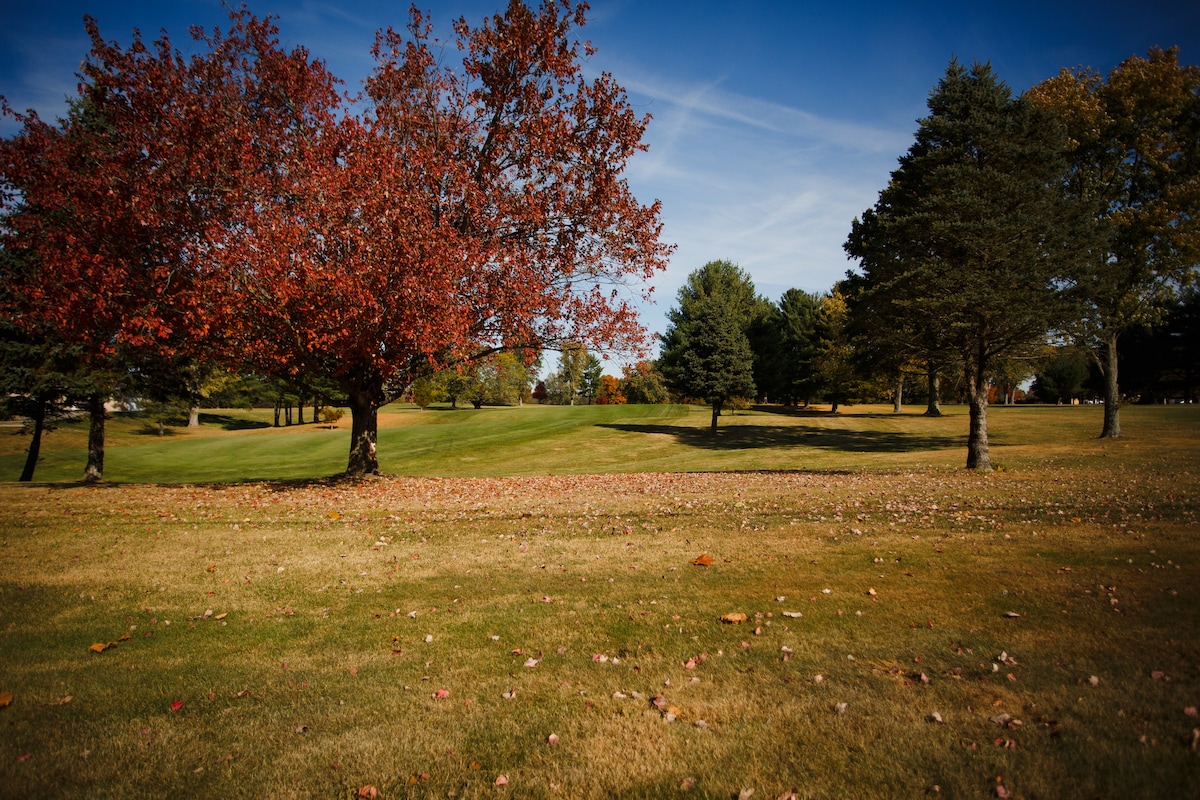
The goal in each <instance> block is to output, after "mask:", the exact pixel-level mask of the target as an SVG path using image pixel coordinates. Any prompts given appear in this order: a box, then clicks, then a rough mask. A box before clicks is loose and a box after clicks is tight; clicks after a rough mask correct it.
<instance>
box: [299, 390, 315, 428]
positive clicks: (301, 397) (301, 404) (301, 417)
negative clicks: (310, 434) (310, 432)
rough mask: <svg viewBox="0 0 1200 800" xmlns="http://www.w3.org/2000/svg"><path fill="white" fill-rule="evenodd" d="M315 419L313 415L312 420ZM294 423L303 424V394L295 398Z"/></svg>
mask: <svg viewBox="0 0 1200 800" xmlns="http://www.w3.org/2000/svg"><path fill="white" fill-rule="evenodd" d="M316 421H317V418H316V417H315V416H314V417H313V422H316ZM296 424H297V425H303V424H304V395H300V397H299V398H297V399H296Z"/></svg>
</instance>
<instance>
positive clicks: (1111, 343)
mask: <svg viewBox="0 0 1200 800" xmlns="http://www.w3.org/2000/svg"><path fill="white" fill-rule="evenodd" d="M1100 371H1101V372H1102V373H1103V374H1104V427H1103V429H1101V431H1100V438H1101V439H1116V438H1117V437H1118V436H1120V435H1121V392H1120V388H1119V387H1118V385H1117V335H1116V334H1115V333H1114V334H1111V335H1110V336H1109V337H1108V340H1107V341H1106V342H1105V343H1104V351H1103V357H1102V358H1101V359H1100Z"/></svg>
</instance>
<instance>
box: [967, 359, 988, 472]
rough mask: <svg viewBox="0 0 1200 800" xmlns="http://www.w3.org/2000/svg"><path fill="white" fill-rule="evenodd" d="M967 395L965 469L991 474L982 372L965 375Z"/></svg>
mask: <svg viewBox="0 0 1200 800" xmlns="http://www.w3.org/2000/svg"><path fill="white" fill-rule="evenodd" d="M967 393H968V396H969V402H970V408H971V432H970V433H969V434H968V435H967V469H973V470H978V471H979V472H991V470H992V456H991V452H990V451H989V450H988V435H987V407H988V384H987V377H986V376H984V374H983V373H982V372H980V373H978V374H976V375H971V374H968V375H967Z"/></svg>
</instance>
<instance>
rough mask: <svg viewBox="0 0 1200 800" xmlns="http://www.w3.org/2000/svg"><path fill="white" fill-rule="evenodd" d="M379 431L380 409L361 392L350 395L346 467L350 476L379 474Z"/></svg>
mask: <svg viewBox="0 0 1200 800" xmlns="http://www.w3.org/2000/svg"><path fill="white" fill-rule="evenodd" d="M378 429H379V409H378V408H376V406H375V404H374V403H373V402H372V401H371V399H370V398H369V397H367V396H366V395H365V394H364V393H361V392H351V393H350V460H349V463H347V465H346V474H347V475H349V476H354V477H356V476H360V475H374V474H377V473H378V472H379V460H378V459H377V458H376V457H375V442H376V437H377V435H378Z"/></svg>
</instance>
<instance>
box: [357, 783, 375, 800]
mask: <svg viewBox="0 0 1200 800" xmlns="http://www.w3.org/2000/svg"><path fill="white" fill-rule="evenodd" d="M358 796H359V797H361V798H364V800H375V798H377V797H379V790H378V789H377V788H375V787H374V786H371V785H368V786H363V787H361V788H359V790H358Z"/></svg>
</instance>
